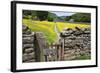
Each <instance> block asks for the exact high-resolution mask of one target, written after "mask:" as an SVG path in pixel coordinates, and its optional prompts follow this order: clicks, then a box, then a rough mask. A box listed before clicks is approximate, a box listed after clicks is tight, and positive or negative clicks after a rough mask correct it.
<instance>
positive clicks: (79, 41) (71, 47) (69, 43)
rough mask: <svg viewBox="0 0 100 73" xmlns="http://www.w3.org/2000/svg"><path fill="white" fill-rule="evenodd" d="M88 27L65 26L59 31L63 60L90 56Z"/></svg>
mask: <svg viewBox="0 0 100 73" xmlns="http://www.w3.org/2000/svg"><path fill="white" fill-rule="evenodd" d="M90 32H91V30H90V28H79V27H75V28H73V29H72V28H67V29H64V30H63V32H62V33H61V37H62V39H64V60H73V59H77V58H79V57H81V56H86V57H89V58H90V56H91V33H90Z"/></svg>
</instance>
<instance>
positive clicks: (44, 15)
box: [36, 11, 48, 21]
mask: <svg viewBox="0 0 100 73" xmlns="http://www.w3.org/2000/svg"><path fill="white" fill-rule="evenodd" d="M36 15H37V17H38V18H39V20H40V21H42V20H46V19H47V16H48V11H36Z"/></svg>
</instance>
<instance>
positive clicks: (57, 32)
mask: <svg viewBox="0 0 100 73" xmlns="http://www.w3.org/2000/svg"><path fill="white" fill-rule="evenodd" d="M54 32H56V34H57V42H58V41H59V39H60V33H59V31H58V28H57V24H56V23H55V24H54Z"/></svg>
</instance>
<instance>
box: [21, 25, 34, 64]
mask: <svg viewBox="0 0 100 73" xmlns="http://www.w3.org/2000/svg"><path fill="white" fill-rule="evenodd" d="M33 42H34V33H33V32H31V30H30V29H29V28H28V27H27V26H25V25H22V48H23V54H22V61H23V62H25V63H27V62H35V52H34V44H33Z"/></svg>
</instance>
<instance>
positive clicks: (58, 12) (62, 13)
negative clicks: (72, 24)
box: [51, 11, 75, 16]
mask: <svg viewBox="0 0 100 73" xmlns="http://www.w3.org/2000/svg"><path fill="white" fill-rule="evenodd" d="M51 13H55V14H56V15H57V16H70V15H73V14H75V13H74V12H60V11H52V12H51Z"/></svg>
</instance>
